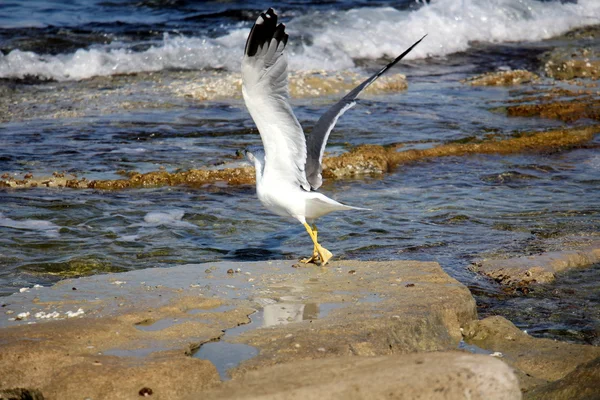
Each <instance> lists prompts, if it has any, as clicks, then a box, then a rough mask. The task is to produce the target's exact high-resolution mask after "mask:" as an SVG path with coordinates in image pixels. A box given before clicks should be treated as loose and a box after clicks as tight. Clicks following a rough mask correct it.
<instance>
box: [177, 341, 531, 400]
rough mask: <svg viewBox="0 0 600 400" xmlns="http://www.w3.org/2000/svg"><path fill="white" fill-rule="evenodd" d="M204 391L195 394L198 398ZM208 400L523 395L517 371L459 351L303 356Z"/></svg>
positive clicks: (208, 394)
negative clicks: (300, 359) (302, 358)
mask: <svg viewBox="0 0 600 400" xmlns="http://www.w3.org/2000/svg"><path fill="white" fill-rule="evenodd" d="M198 397H200V394H198V395H197V396H196V397H193V396H191V397H189V399H192V398H198ZM201 397H202V398H203V399H232V398H235V399H259V398H260V399H325V398H326V399H343V400H352V399H390V398H397V399H424V400H426V399H448V400H451V399H465V398H469V399H473V400H474V399H481V400H484V399H497V400H501V399H507V400H508V399H520V398H521V392H520V390H519V383H518V380H517V378H516V376H515V375H514V373H513V372H512V370H511V369H510V368H509V367H508V366H507V365H506V364H504V363H503V362H501V361H499V360H497V359H494V358H492V357H489V356H482V355H471V354H465V353H458V352H449V353H420V354H406V355H394V356H387V357H341V358H330V359H321V360H314V361H298V362H293V363H288V364H282V365H276V366H273V367H269V368H264V369H261V370H259V371H255V372H250V373H248V374H246V375H244V376H243V377H240V378H239V379H234V380H233V381H230V382H227V383H225V384H224V385H222V386H221V387H219V388H218V389H216V390H214V391H209V392H204V393H202V394H201Z"/></svg>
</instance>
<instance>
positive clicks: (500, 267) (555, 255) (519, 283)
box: [470, 242, 600, 287]
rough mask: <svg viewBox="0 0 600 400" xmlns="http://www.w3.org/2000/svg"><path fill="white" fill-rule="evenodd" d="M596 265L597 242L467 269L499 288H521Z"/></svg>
mask: <svg viewBox="0 0 600 400" xmlns="http://www.w3.org/2000/svg"><path fill="white" fill-rule="evenodd" d="M598 262H600V242H595V243H591V244H589V245H588V246H586V247H585V248H581V249H579V250H566V251H552V252H547V253H543V254H540V255H534V256H526V257H516V258H509V259H499V260H498V259H483V260H478V261H476V262H475V263H474V264H473V265H472V266H471V267H470V269H471V270H472V271H475V272H477V273H480V274H483V275H486V276H488V277H490V278H492V279H494V280H495V281H496V282H498V283H500V284H502V285H507V286H511V287H524V286H527V285H530V284H533V283H549V282H552V281H554V279H555V275H556V274H557V273H559V272H563V271H566V270H569V269H573V268H581V267H586V266H589V265H592V264H595V263H598Z"/></svg>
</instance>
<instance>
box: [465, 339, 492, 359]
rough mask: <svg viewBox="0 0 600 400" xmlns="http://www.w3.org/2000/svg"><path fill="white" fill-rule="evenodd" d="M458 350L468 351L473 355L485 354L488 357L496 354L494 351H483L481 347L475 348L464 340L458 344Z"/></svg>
mask: <svg viewBox="0 0 600 400" xmlns="http://www.w3.org/2000/svg"><path fill="white" fill-rule="evenodd" d="M458 349H459V350H465V351H468V352H469V353H472V354H484V355H486V356H489V355H492V354H494V352H493V351H489V350H485V349H482V348H481V347H479V346H475V345H474V344H469V343H467V342H465V341H464V340H461V341H460V343H459V344H458Z"/></svg>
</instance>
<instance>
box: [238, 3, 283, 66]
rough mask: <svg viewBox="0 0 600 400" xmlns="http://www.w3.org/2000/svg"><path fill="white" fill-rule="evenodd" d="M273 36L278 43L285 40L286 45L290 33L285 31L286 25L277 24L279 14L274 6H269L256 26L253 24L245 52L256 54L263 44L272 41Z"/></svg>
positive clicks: (248, 55) (249, 54)
mask: <svg viewBox="0 0 600 400" xmlns="http://www.w3.org/2000/svg"><path fill="white" fill-rule="evenodd" d="M273 38H275V39H276V40H277V42H278V43H279V42H283V44H284V46H285V45H286V44H287V40H288V35H287V34H286V33H285V25H284V24H281V23H280V24H279V25H277V14H276V13H275V11H274V10H273V9H272V8H269V9H268V10H267V11H266V12H264V13H261V14H260V16H259V17H258V18H257V19H256V22H255V23H254V26H252V29H251V30H250V34H249V35H248V40H247V41H246V47H245V49H244V54H245V55H246V56H247V57H252V56H254V55H255V54H256V53H257V52H258V49H259V48H260V47H261V46H262V45H264V44H265V43H267V42H270V41H271V39H273Z"/></svg>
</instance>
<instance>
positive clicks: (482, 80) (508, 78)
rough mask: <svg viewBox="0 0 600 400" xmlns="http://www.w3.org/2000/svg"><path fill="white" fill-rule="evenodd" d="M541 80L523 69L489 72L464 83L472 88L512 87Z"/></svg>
mask: <svg viewBox="0 0 600 400" xmlns="http://www.w3.org/2000/svg"><path fill="white" fill-rule="evenodd" d="M537 80H539V76H537V75H536V74H534V73H533V72H529V71H526V70H522V69H517V70H514V71H498V72H489V73H487V74H483V75H478V76H475V77H472V78H469V79H465V80H464V81H462V82H463V83H468V84H469V85H471V86H512V85H520V84H522V83H529V82H534V81H537Z"/></svg>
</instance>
